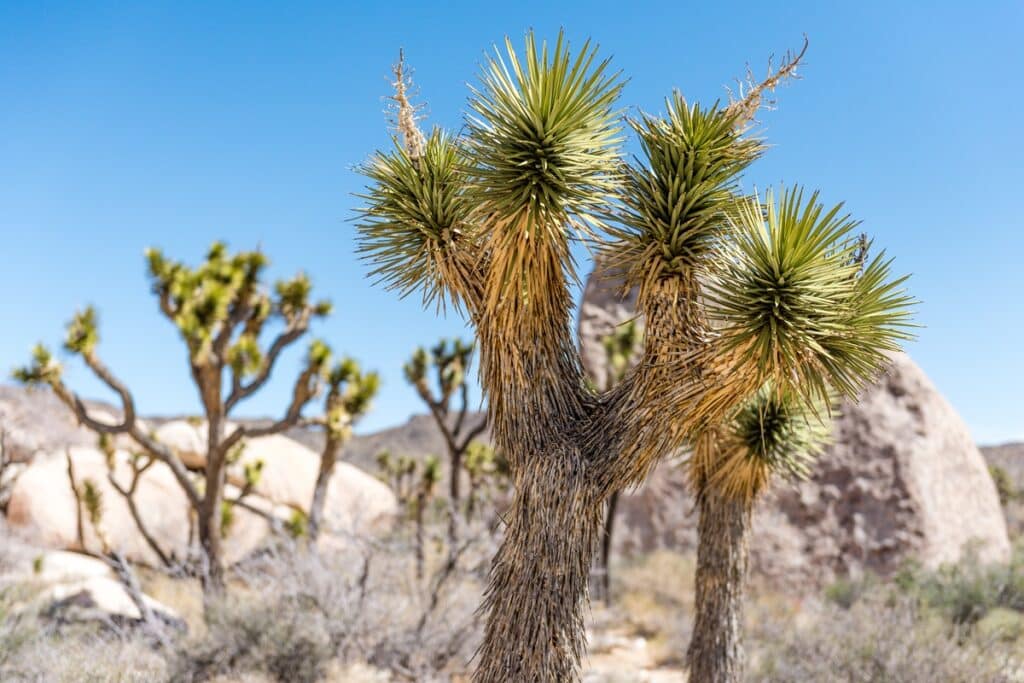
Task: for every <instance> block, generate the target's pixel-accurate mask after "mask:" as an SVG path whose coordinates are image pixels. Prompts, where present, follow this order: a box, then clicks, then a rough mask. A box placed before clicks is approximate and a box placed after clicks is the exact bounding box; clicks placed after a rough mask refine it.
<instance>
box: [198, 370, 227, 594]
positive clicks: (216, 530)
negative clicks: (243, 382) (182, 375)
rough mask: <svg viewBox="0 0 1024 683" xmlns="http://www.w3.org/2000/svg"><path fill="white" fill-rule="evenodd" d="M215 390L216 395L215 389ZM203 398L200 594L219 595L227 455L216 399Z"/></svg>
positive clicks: (221, 420)
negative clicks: (205, 418)
mask: <svg viewBox="0 0 1024 683" xmlns="http://www.w3.org/2000/svg"><path fill="white" fill-rule="evenodd" d="M217 391H218V392H219V389H218V390H217ZM211 393H212V392H211ZM203 399H204V403H205V404H206V415H207V449H206V453H207V456H206V491H205V493H204V495H203V500H202V503H201V504H200V506H199V544H200V545H201V546H202V553H203V558H202V562H203V567H202V572H201V578H202V585H203V594H204V595H212V594H216V593H220V592H222V591H223V589H224V586H225V582H224V560H223V551H222V549H221V533H222V529H221V505H222V503H223V501H224V479H225V475H226V469H227V468H226V465H227V462H226V461H227V452H226V451H225V448H224V445H223V443H222V442H223V435H224V417H223V413H222V412H221V409H220V396H219V394H218V395H215V396H207V395H206V394H205V393H204V396H203Z"/></svg>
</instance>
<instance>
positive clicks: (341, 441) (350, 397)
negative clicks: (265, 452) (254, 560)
mask: <svg viewBox="0 0 1024 683" xmlns="http://www.w3.org/2000/svg"><path fill="white" fill-rule="evenodd" d="M326 381H327V386H328V389H327V398H326V400H325V410H324V415H323V417H317V418H313V419H311V420H308V421H307V422H309V423H312V424H315V425H318V426H320V427H321V428H323V430H324V433H325V439H324V447H323V450H322V451H321V452H320V471H319V472H318V473H317V477H316V486H315V487H314V488H313V500H312V502H311V503H310V505H309V519H308V529H307V531H308V534H309V539H310V540H311V541H312V542H313V543H315V542H316V540H317V538H318V537H319V536H320V528H321V526H322V524H323V516H324V503H325V502H326V501H327V486H328V484H330V481H331V477H332V476H333V475H334V467H335V465H336V464H337V462H338V456H339V454H340V453H341V449H342V447H343V446H344V445H345V444H346V443H347V442H348V440H349V439H350V438H352V427H353V426H354V425H355V423H356V422H358V421H359V418H361V417H362V416H363V415H365V414H366V412H367V411H368V410H369V409H370V401H372V400H373V397H374V396H376V395H377V389H378V388H379V387H380V376H379V375H378V374H377V373H376V372H365V373H364V372H362V371H361V370H360V369H359V363H357V362H356V361H355V360H353V359H351V358H347V357H346V358H342V359H341V360H340V361H339V362H337V363H336V364H335V365H334V367H332V368H331V370H330V372H328V374H327V379H326Z"/></svg>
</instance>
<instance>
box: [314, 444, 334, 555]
mask: <svg viewBox="0 0 1024 683" xmlns="http://www.w3.org/2000/svg"><path fill="white" fill-rule="evenodd" d="M340 447H341V444H340V443H338V439H335V438H334V437H333V436H330V435H328V437H327V444H326V445H325V446H324V450H323V453H322V454H321V456H320V471H319V472H318V473H317V475H316V486H315V487H314V488H313V501H312V502H311V503H310V505H309V540H310V542H312V543H314V544H315V543H316V540H317V538H319V536H320V527H321V525H322V524H323V518H324V505H325V503H326V501H327V485H328V484H330V482H331V476H332V475H333V474H334V466H335V464H336V463H337V462H338V449H339V448H340Z"/></svg>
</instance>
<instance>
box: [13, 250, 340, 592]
mask: <svg viewBox="0 0 1024 683" xmlns="http://www.w3.org/2000/svg"><path fill="white" fill-rule="evenodd" d="M146 254H147V260H148V266H149V276H150V280H151V282H152V286H153V292H154V294H155V295H156V296H157V299H158V301H159V306H160V311H161V312H162V313H163V314H164V315H165V316H166V317H167V318H168V319H169V320H170V321H171V322H172V323H173V324H174V326H175V328H176V329H177V330H178V332H179V333H180V334H181V337H182V339H183V340H184V342H185V345H186V348H187V350H188V362H189V368H190V371H191V376H192V380H193V382H195V384H196V388H197V389H198V391H199V396H200V399H201V402H202V405H203V412H204V414H205V417H206V426H207V430H206V431H207V446H206V458H205V461H204V466H203V471H202V473H201V475H202V476H201V478H200V479H199V480H198V481H197V480H196V479H194V478H193V475H192V473H191V472H190V471H189V470H188V469H187V468H186V466H185V464H184V463H183V462H182V460H181V458H180V457H179V454H177V453H176V452H174V451H173V450H172V449H171V448H169V447H168V446H166V445H165V444H163V443H161V442H160V441H158V440H157V439H156V438H155V437H154V436H153V435H152V434H150V433H149V432H147V430H146V428H145V427H144V426H143V423H142V422H141V421H140V420H139V418H138V413H137V411H136V406H135V399H134V397H133V395H132V393H131V391H130V390H129V389H128V387H127V386H126V385H125V384H124V383H123V382H122V381H121V380H119V379H118V378H117V377H116V376H115V375H114V373H113V372H111V370H110V369H109V368H108V367H107V365H106V364H105V363H104V362H103V361H101V360H100V357H99V355H98V352H97V347H98V345H99V332H98V327H97V318H96V313H95V310H94V309H93V308H91V307H90V308H86V309H85V310H83V311H81V312H79V313H77V314H76V315H75V317H74V318H73V319H72V321H71V322H70V323H69V324H68V327H67V336H66V339H65V343H64V348H65V349H66V350H67V351H69V352H70V353H72V354H75V355H77V356H79V357H81V358H82V360H83V361H84V362H85V364H86V365H87V366H88V367H89V368H90V369H91V370H92V371H93V373H94V374H95V375H96V376H97V377H98V378H99V379H100V380H101V381H102V382H103V383H104V384H106V386H108V387H109V388H110V389H111V390H113V391H114V392H115V393H116V394H117V395H118V397H119V398H120V401H121V410H122V416H121V420H120V421H119V422H116V423H113V424H111V423H110V422H108V421H104V420H102V419H100V418H98V417H97V416H95V415H94V414H92V412H91V411H90V410H89V408H88V407H87V406H86V405H85V403H84V402H83V401H82V399H81V398H80V397H79V396H78V395H77V394H76V393H75V392H73V391H72V390H71V389H70V388H68V386H67V385H66V384H65V383H64V380H63V377H62V368H61V366H60V364H59V363H58V362H57V361H56V360H55V359H54V357H53V355H52V354H51V353H50V351H49V350H47V349H46V348H45V347H44V346H42V345H40V346H37V347H36V349H35V351H34V353H33V359H32V363H31V364H30V365H28V366H27V367H24V368H21V369H19V370H16V371H15V377H16V378H17V379H19V380H21V381H22V382H26V383H32V384H46V385H49V386H50V387H51V388H52V389H53V391H54V393H55V394H56V395H57V396H58V398H60V400H61V401H62V402H64V404H65V405H67V406H68V408H69V409H71V410H72V411H73V412H74V414H75V416H76V417H77V418H78V421H79V422H80V423H82V424H83V425H85V426H86V427H88V428H89V429H91V430H92V431H94V432H96V434H97V435H100V436H113V435H119V434H120V435H127V436H128V437H130V438H131V440H132V441H134V443H135V444H136V445H137V446H138V448H139V449H140V450H141V453H142V455H143V456H144V457H146V458H152V459H155V460H157V461H160V462H161V463H163V464H165V465H167V466H168V467H169V468H170V470H171V472H172V473H173V474H174V477H175V479H176V480H177V482H178V484H179V485H180V486H181V488H182V490H183V491H184V493H185V496H186V497H187V499H188V501H189V503H190V505H191V506H192V508H193V509H194V511H195V514H196V518H197V523H198V532H199V534H198V535H199V542H200V546H201V564H202V566H201V567H200V572H201V573H200V576H201V578H202V580H203V586H204V589H206V590H208V591H209V590H217V589H220V588H221V587H222V586H223V583H224V565H223V553H222V548H221V537H222V527H224V526H228V525H226V524H225V523H224V522H225V520H224V519H223V517H224V515H225V505H224V485H225V480H226V471H227V466H228V465H229V463H230V460H231V459H232V455H233V454H234V453H236V452H237V450H238V448H239V447H241V446H242V445H243V444H244V440H245V439H246V438H250V437H258V436H266V435H269V434H278V433H281V432H283V431H285V430H287V429H288V428H289V427H292V426H294V425H295V424H297V423H298V422H299V421H300V420H301V418H302V410H303V408H304V407H305V406H306V405H307V404H308V403H309V402H310V401H311V400H312V399H313V398H314V396H316V394H317V392H318V390H319V388H320V385H321V383H322V379H323V377H324V375H325V373H326V372H327V370H328V368H329V367H330V351H329V349H328V348H327V346H326V345H324V344H323V343H319V342H317V343H314V344H312V345H311V347H310V352H309V353H308V355H307V358H306V362H305V365H304V367H303V369H302V370H301V372H300V373H299V375H298V377H297V378H296V380H295V383H294V386H293V388H292V395H291V400H290V403H289V405H288V407H287V410H286V412H285V414H284V416H282V417H281V418H279V419H277V420H274V421H271V422H269V423H267V424H263V425H260V426H236V427H233V428H232V429H231V430H230V431H229V430H228V429H226V422H227V420H228V418H229V416H230V414H231V412H232V410H234V409H235V408H236V407H237V406H238V404H239V403H241V402H242V401H244V400H245V399H246V398H248V397H249V396H252V395H253V394H254V393H255V392H257V391H258V390H259V389H260V388H261V387H263V386H264V385H265V384H266V382H267V380H268V379H269V378H270V376H271V373H272V372H273V370H274V367H275V365H276V363H277V360H278V359H279V358H280V356H281V354H282V352H284V351H285V349H287V348H288V347H290V346H291V345H293V344H294V343H295V342H297V341H298V340H299V339H300V338H301V337H302V336H303V335H305V334H306V332H307V331H308V329H309V324H310V322H311V320H312V319H313V318H315V317H322V316H325V315H327V314H328V313H330V310H331V306H330V303H329V302H327V301H321V302H317V303H312V302H311V301H310V289H311V286H310V281H309V278H307V277H306V276H305V275H303V274H299V275H297V276H296V277H294V278H292V279H290V280H282V281H279V282H277V283H276V285H275V286H274V287H273V289H272V290H271V289H270V288H268V287H267V286H266V284H265V283H264V282H263V279H262V276H263V271H264V268H265V266H266V263H267V259H266V257H265V256H264V255H263V254H262V253H260V252H258V251H243V252H238V253H236V254H230V253H228V250H227V248H226V246H225V245H224V244H222V243H215V244H214V245H213V246H212V247H211V248H210V250H209V252H208V253H207V255H206V259H205V261H203V263H201V264H200V265H199V266H198V267H196V268H191V267H189V266H187V265H186V264H184V263H180V262H176V261H171V260H168V259H167V258H165V257H164V255H163V254H162V253H161V252H160V251H158V250H156V249H150V250H148V251H147V252H146ZM275 327H276V328H278V329H277V330H276V333H275V336H274V337H273V340H272V341H271V342H270V343H269V344H267V343H266V342H265V341H264V340H263V339H262V337H263V333H264V332H265V331H269V330H271V329H273V328H275ZM228 507H230V506H228ZM227 514H228V515H229V516H230V510H229V509H228V510H227Z"/></svg>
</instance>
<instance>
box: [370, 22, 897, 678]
mask: <svg viewBox="0 0 1024 683" xmlns="http://www.w3.org/2000/svg"><path fill="white" fill-rule="evenodd" d="M798 59H799V58H798V57H793V58H790V59H787V61H786V63H785V64H784V65H783V66H782V68H781V69H779V70H778V71H772V72H770V76H769V78H768V80H766V81H765V82H763V83H761V84H758V85H756V86H754V87H753V88H752V89H750V90H749V91H748V92H746V93H741V95H740V99H737V100H736V101H734V102H732V103H730V104H727V105H724V106H720V105H718V104H714V105H711V106H702V105H699V104H695V103H691V102H687V101H686V100H685V99H684V98H683V97H682V95H680V94H678V93H675V94H673V95H671V96H670V97H669V98H668V99H667V101H666V103H665V106H666V112H665V114H664V115H660V116H655V115H648V114H638V115H637V116H636V117H635V118H631V119H627V123H628V126H629V128H630V129H632V131H633V132H634V133H635V135H636V136H637V137H638V138H639V142H640V148H641V150H642V154H641V157H640V158H638V159H633V160H628V161H627V160H626V159H624V158H623V156H622V154H621V152H620V147H619V145H620V143H621V142H622V141H623V129H622V127H621V126H620V119H619V115H618V113H617V112H616V110H615V107H616V102H617V99H618V96H619V93H620V91H621V87H622V85H621V84H622V81H621V79H620V77H619V75H618V74H613V73H611V71H610V65H609V62H608V61H607V60H603V61H602V60H600V59H599V58H598V57H597V53H596V49H595V48H593V47H591V45H590V43H586V44H584V45H583V46H582V48H581V49H580V50H579V51H578V52H576V53H572V52H571V51H570V49H569V46H568V44H567V42H566V41H565V40H564V38H563V37H562V36H561V35H560V36H559V37H558V40H557V41H556V42H555V44H554V45H547V44H540V45H538V44H537V42H536V41H535V39H534V37H533V35H532V34H529V35H527V38H526V49H525V54H522V55H520V54H517V53H516V51H515V49H514V48H513V47H512V45H511V43H510V42H509V41H508V40H506V45H505V50H503V51H499V52H498V54H496V55H495V56H494V57H491V58H489V59H488V60H487V61H486V62H485V64H484V66H483V68H482V74H481V82H480V84H479V85H478V86H476V87H475V88H473V89H472V91H471V96H470V100H469V109H470V114H469V115H468V116H467V118H466V122H465V126H464V134H463V135H461V136H453V135H451V134H448V133H445V132H443V131H441V130H434V131H433V132H432V133H431V134H430V135H429V136H423V135H421V134H420V133H419V132H418V131H417V130H407V128H408V126H410V125H414V123H415V117H414V116H413V114H414V112H411V111H410V112H409V113H408V116H406V117H404V119H403V118H402V117H399V123H400V130H399V131H398V132H399V136H397V138H396V142H395V144H394V146H393V147H392V148H391V149H389V150H388V151H382V152H378V153H377V154H375V155H374V156H372V157H371V159H370V160H369V161H368V162H367V163H366V164H365V165H364V173H365V175H366V176H367V177H368V188H367V190H366V191H365V193H364V197H363V199H364V201H365V205H364V208H363V210H362V211H363V213H362V217H361V220H360V224H359V229H360V232H361V240H362V244H361V250H362V253H363V255H364V256H365V257H366V258H367V259H369V260H370V261H371V262H372V263H373V264H374V269H373V274H374V275H375V276H376V277H377V278H378V279H379V280H380V281H382V282H383V283H384V284H385V285H387V286H390V287H392V288H394V289H396V290H398V291H399V292H401V293H403V294H407V293H411V292H413V291H419V292H420V293H421V294H422V295H423V298H424V303H425V304H426V305H431V304H437V305H443V304H444V303H446V302H447V303H450V304H453V305H454V306H455V307H456V308H457V309H459V310H462V311H465V312H466V313H467V314H468V316H469V319H470V320H471V322H472V323H473V325H474V326H475V328H476V332H477V339H478V344H479V349H480V377H481V383H482V385H483V387H484V390H485V392H486V394H487V398H488V406H489V417H490V425H491V430H492V432H493V434H494V438H495V442H496V444H497V445H498V447H499V448H500V449H501V450H502V452H503V453H504V454H505V456H506V457H507V459H508V462H509V466H510V470H511V478H512V481H513V483H514V485H515V497H514V500H513V501H512V504H511V506H510V509H509V510H508V512H507V513H506V516H505V520H506V522H507V527H506V531H505V536H504V540H503V542H502V545H501V548H500V549H499V551H498V553H497V555H496V557H495V559H494V562H493V565H492V568H491V573H490V585H489V588H488V590H487V592H486V596H485V599H484V606H483V608H484V609H485V610H486V612H487V615H488V616H487V626H486V629H485V632H484V639H483V643H482V644H481V646H480V650H479V656H478V660H477V669H476V672H475V680H477V681H489V682H490V681H550V682H555V681H558V682H564V681H573V680H579V676H580V659H581V656H582V654H583V650H584V640H585V634H584V622H583V614H584V611H583V610H584V606H585V604H586V599H587V584H588V575H589V572H590V566H591V561H592V558H593V553H594V550H595V546H596V542H597V540H598V537H599V535H600V533H601V524H602V521H603V519H602V509H603V506H604V505H605V503H606V502H607V500H608V498H609V496H611V495H612V494H613V493H614V492H615V491H618V490H621V489H622V488H624V487H627V486H631V485H635V484H637V483H639V482H640V481H642V480H643V479H644V477H645V476H646V475H647V473H648V472H649V471H650V469H651V467H652V466H653V465H654V464H655V463H656V462H657V461H658V459H659V458H661V457H663V456H664V455H666V454H670V453H673V452H675V451H676V450H677V449H678V448H679V447H681V446H684V445H688V446H689V447H690V448H692V450H693V456H692V457H691V458H690V459H689V461H688V467H689V474H690V480H691V482H692V484H693V486H694V489H695V491H696V492H697V495H698V500H699V510H700V515H701V520H700V528H701V544H700V552H699V558H698V563H699V568H698V572H697V627H696V633H695V637H694V641H693V645H692V646H691V648H690V653H689V655H690V666H691V680H694V681H734V680H738V678H739V676H740V671H741V666H742V656H741V652H742V650H741V646H740V633H739V614H740V610H741V605H742V602H741V600H742V587H743V574H744V570H745V565H746V561H745V558H746V550H745V548H746V538H747V534H748V531H749V518H750V509H751V504H752V500H753V498H754V496H756V494H757V492H758V491H759V490H760V489H762V488H763V487H764V486H765V484H766V482H767V481H768V479H769V477H770V475H771V474H772V473H773V472H780V471H781V472H786V471H791V470H798V471H799V470H800V469H802V468H804V467H806V464H807V459H808V458H810V457H811V456H812V455H813V452H814V448H813V446H814V445H815V442H814V441H813V440H812V439H811V438H809V436H808V435H809V433H810V435H811V436H813V433H814V432H815V429H814V426H816V425H818V424H820V423H822V422H824V421H827V418H828V408H827V406H828V404H829V401H830V399H831V397H832V394H833V391H836V392H841V393H843V394H847V395H855V394H856V393H857V391H858V389H859V388H860V387H861V386H862V385H863V383H864V382H866V381H868V380H869V379H870V378H871V377H872V376H873V375H874V374H875V373H876V372H878V371H879V370H880V368H882V367H883V366H884V365H885V363H886V359H887V355H886V354H887V352H889V351H891V350H894V349H896V348H897V347H898V344H899V341H900V340H901V339H903V338H905V337H906V336H907V331H906V326H907V325H908V324H909V309H908V307H909V306H910V304H911V300H910V299H909V298H908V297H907V296H906V295H905V294H904V293H903V291H902V290H901V289H900V283H901V282H902V279H896V280H893V279H891V278H890V266H889V262H888V261H886V260H884V259H883V258H882V257H881V256H879V257H876V258H874V259H870V260H868V261H867V262H866V263H864V264H862V265H861V264H858V263H857V259H856V258H854V256H855V252H856V251H857V241H856V240H855V239H853V238H852V236H851V229H852V228H853V226H854V225H855V223H854V222H853V221H852V220H851V219H849V218H848V217H847V216H845V215H843V214H842V213H841V210H840V207H835V208H832V209H826V208H824V207H823V206H822V204H821V203H819V201H818V197H817V195H816V194H815V195H805V194H804V193H803V192H801V191H800V190H799V189H790V190H784V191H783V192H782V194H781V196H779V197H778V198H776V197H775V196H773V195H771V194H768V195H767V196H760V195H757V196H755V195H752V194H744V193H743V192H742V191H741V190H740V188H739V184H738V178H739V176H740V174H741V173H742V172H743V171H744V170H745V169H746V168H747V167H748V166H749V164H750V163H751V162H752V161H754V160H755V159H756V158H757V157H758V156H760V155H761V153H762V152H763V150H764V145H763V144H762V142H761V140H759V139H758V138H757V137H755V136H753V135H751V130H750V129H751V121H752V119H753V116H754V114H755V113H756V111H757V110H758V108H759V106H760V103H761V101H762V96H763V95H764V93H765V92H766V91H768V90H770V89H772V88H773V87H774V86H775V85H776V84H777V83H778V82H779V80H780V79H781V78H784V77H786V76H787V75H790V74H792V72H793V70H794V69H795V67H796V63H797V61H798ZM403 87H404V84H403ZM403 120H404V122H405V123H404V124H403V123H402V122H403ZM410 121H412V122H413V124H410V123H409V122H410ZM401 126H405V127H404V128H403V127H401ZM410 140H414V141H416V142H417V144H415V145H414V144H409V141H410ZM402 141H404V143H403V142H402ZM577 239H582V240H592V241H595V242H596V243H597V245H598V249H599V251H600V253H601V254H602V255H603V257H602V262H604V263H607V264H609V265H610V266H611V267H614V268H615V269H616V270H617V271H619V272H623V273H625V274H626V286H629V287H633V286H637V287H639V295H638V307H639V311H640V313H641V314H642V316H643V323H644V331H645V334H644V351H643V356H642V358H641V360H640V362H639V363H638V364H637V366H636V367H635V368H634V369H632V370H630V371H629V372H628V373H627V374H626V376H625V377H624V378H623V380H622V381H621V382H619V383H618V384H617V385H616V386H615V387H613V388H611V389H610V390H608V391H606V392H600V393H599V392H597V391H594V390H593V389H592V388H591V387H590V385H589V384H588V383H587V382H586V381H585V378H584V374H583V370H582V368H581V362H580V360H579V357H578V354H577V351H576V347H575V342H574V339H573V335H572V333H571V330H570V323H571V315H572V311H571V308H572V296H571V289H570V285H571V283H572V282H573V281H574V279H575V278H576V266H575V263H574V259H573V256H572V251H571V250H570V246H571V244H572V243H573V241H574V240H577ZM819 431H820V430H819ZM798 434H799V435H800V438H796V435H798Z"/></svg>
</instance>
